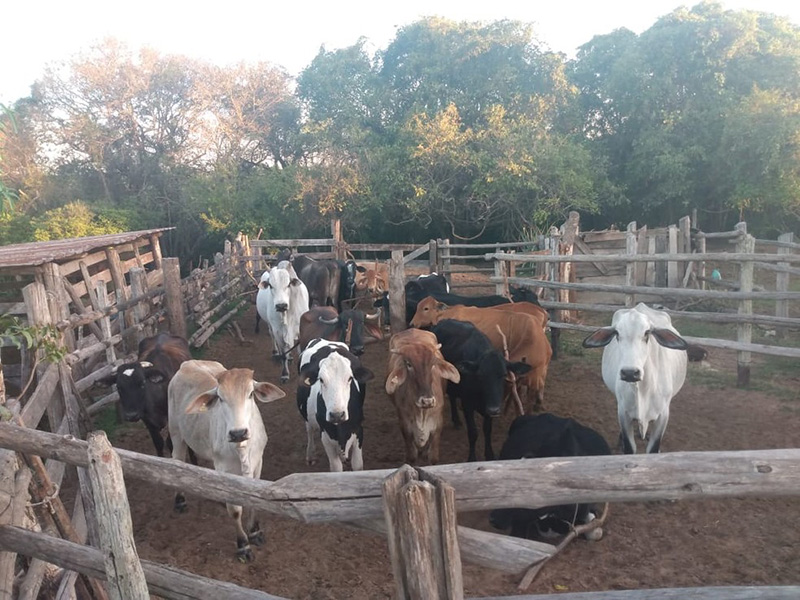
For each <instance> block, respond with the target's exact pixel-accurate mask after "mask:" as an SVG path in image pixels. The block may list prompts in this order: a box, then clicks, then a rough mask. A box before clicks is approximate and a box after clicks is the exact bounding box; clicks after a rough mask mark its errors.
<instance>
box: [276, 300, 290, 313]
mask: <svg viewBox="0 0 800 600" xmlns="http://www.w3.org/2000/svg"><path fill="white" fill-rule="evenodd" d="M288 309H289V305H288V304H287V303H286V302H281V303H280V304H276V305H275V310H277V311H278V312H286V311H287V310H288Z"/></svg>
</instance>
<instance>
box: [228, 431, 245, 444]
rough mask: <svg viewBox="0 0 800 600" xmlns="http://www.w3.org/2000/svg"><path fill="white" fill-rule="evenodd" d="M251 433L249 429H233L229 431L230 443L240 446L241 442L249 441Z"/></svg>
mask: <svg viewBox="0 0 800 600" xmlns="http://www.w3.org/2000/svg"><path fill="white" fill-rule="evenodd" d="M249 437H250V432H249V431H247V429H231V430H230V431H228V441H229V442H233V443H234V444H238V443H239V442H245V441H247V440H248V439H249Z"/></svg>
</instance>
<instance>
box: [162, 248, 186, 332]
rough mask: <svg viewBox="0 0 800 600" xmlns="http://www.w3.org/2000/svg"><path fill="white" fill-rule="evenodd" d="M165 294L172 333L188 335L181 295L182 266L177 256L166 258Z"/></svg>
mask: <svg viewBox="0 0 800 600" xmlns="http://www.w3.org/2000/svg"><path fill="white" fill-rule="evenodd" d="M163 265H164V291H165V292H166V293H165V294H164V297H165V300H166V305H167V317H168V318H169V330H170V333H173V334H175V335H179V336H181V337H183V338H185V337H186V333H187V332H186V315H184V314H183V297H182V295H181V267H180V263H179V262H178V259H177V258H165V259H164V260H163Z"/></svg>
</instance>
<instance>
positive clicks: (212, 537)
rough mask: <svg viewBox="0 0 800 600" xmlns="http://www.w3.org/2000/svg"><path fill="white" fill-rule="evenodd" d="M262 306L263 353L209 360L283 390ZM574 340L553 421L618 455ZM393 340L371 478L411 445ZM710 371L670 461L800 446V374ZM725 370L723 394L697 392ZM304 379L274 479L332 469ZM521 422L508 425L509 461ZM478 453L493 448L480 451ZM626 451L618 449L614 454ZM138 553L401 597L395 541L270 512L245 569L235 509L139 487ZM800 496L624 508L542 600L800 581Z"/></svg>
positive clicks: (603, 401) (286, 406)
mask: <svg viewBox="0 0 800 600" xmlns="http://www.w3.org/2000/svg"><path fill="white" fill-rule="evenodd" d="M254 318H255V310H254V308H250V310H249V311H248V312H247V314H246V315H245V316H244V317H243V318H242V319H241V320H240V321H239V322H240V324H241V328H242V330H243V331H244V332H245V336H246V337H247V338H249V339H251V340H253V343H252V344H251V345H247V346H241V345H240V344H239V343H238V342H236V341H235V340H234V339H233V338H232V337H231V336H229V335H227V334H223V335H220V336H217V338H216V339H214V340H212V346H211V348H210V349H209V350H207V351H206V352H205V353H204V355H203V358H205V359H210V360H219V361H220V362H222V363H223V364H225V365H226V366H228V367H250V368H253V369H254V370H255V375H256V379H261V380H263V379H267V380H269V381H272V382H277V381H278V375H279V370H278V367H277V366H276V365H275V364H272V363H271V362H270V361H269V360H268V356H269V354H270V343H269V337H268V334H267V333H266V327H264V328H262V333H261V334H260V335H259V336H255V335H254V334H253V333H252V331H253V323H254ZM565 337H566V338H567V351H566V352H564V353H563V355H562V357H561V358H560V359H559V360H558V361H555V362H554V363H553V364H552V365H551V368H550V373H549V375H548V381H547V389H546V395H545V401H546V407H547V409H548V410H549V411H551V412H554V413H556V414H559V415H562V416H571V417H573V418H576V419H578V420H579V421H581V422H582V423H584V424H586V425H588V426H590V427H593V428H595V429H597V430H598V431H599V432H600V433H602V434H603V435H604V436H605V437H606V439H607V440H608V441H609V442H610V443H611V445H612V447H614V448H616V440H617V435H618V428H617V423H616V405H615V401H614V399H613V396H612V395H611V393H610V392H609V391H608V390H607V389H606V388H605V386H604V385H603V382H602V380H601V377H600V367H599V361H600V352H599V351H598V352H589V351H586V352H585V353H584V354H582V355H581V353H579V352H578V351H577V350H576V347H577V345H578V343H577V342H576V340H579V339H580V338H578V337H569V336H565ZM387 345H388V343H387V340H384V341H383V342H381V343H377V344H374V345H371V346H368V348H367V352H366V354H365V357H364V363H365V364H366V366H368V367H369V368H370V369H372V371H373V372H374V373H375V375H376V377H375V380H374V381H372V382H370V384H369V385H368V393H367V402H366V407H365V412H366V421H365V447H364V461H365V466H366V468H367V469H384V468H391V467H397V466H400V465H401V464H402V462H403V444H402V440H401V437H400V433H399V430H398V427H397V424H396V416H395V412H394V409H393V407H392V405H391V404H390V402H389V400H388V398H387V397H386V394H385V392H384V391H383V380H384V379H385V376H386V364H387V360H386V356H387ZM709 361H710V366H702V365H698V364H696V363H690V371H689V375H688V378H687V384H686V385H685V386H684V388H683V390H682V391H681V392H680V394H679V395H678V396H677V397H676V399H675V400H674V401H673V404H672V418H671V421H670V424H669V427H668V429H667V433H666V436H665V438H664V443H663V445H662V451H663V452H670V451H678V450H744V449H767V448H789V447H796V446H797V445H798V441H799V440H800V433H798V432H800V394H799V393H798V390H800V372H798V371H794V372H791V373H785V374H784V376H785V377H786V378H787V382H786V384H787V388H788V389H790V390H793V392H792V393H790V394H789V395H788V396H786V397H782V398H776V397H771V396H769V395H766V394H764V393H762V392H753V391H744V390H738V389H736V387H735V372H732V371H730V369H731V368H732V367H734V366H735V359H734V358H732V355H730V354H723V353H722V352H714V351H712V353H711V356H710V358H709ZM714 368H716V369H718V371H717V373H716V375H717V381H722V382H723V383H724V385H723V386H720V385H714V386H711V387H709V386H708V385H703V384H698V383H695V380H699V379H701V378H704V379H706V380H707V379H708V377H707V374H705V373H703V371H704V370H706V371H707V370H709V369H714ZM295 385H296V375H293V377H292V380H291V381H290V382H289V384H287V385H285V386H284V390H285V391H286V393H287V397H286V398H285V399H283V400H279V401H277V402H274V403H272V404H269V405H266V406H263V407H262V413H263V416H264V421H265V423H266V427H267V431H268V434H269V443H268V445H267V455H266V458H265V461H264V462H265V466H264V472H263V475H262V476H263V478H264V479H270V480H275V479H279V478H281V477H283V476H285V475H288V474H290V473H293V472H298V471H306V472H307V471H314V470H316V471H321V470H326V469H327V460H326V459H325V457H324V454H323V453H322V451H321V449H320V454H319V459H320V460H319V461H318V462H317V464H316V465H315V466H313V467H308V466H307V465H306V464H305V458H304V457H305V428H304V426H303V423H302V420H301V418H300V415H299V413H298V411H297V408H296V404H295V401H294V395H295ZM509 422H510V416H506V417H504V418H502V419H501V420H500V422H499V423H498V424H497V425H496V426H495V436H494V447H495V449H496V451H499V448H500V446H501V444H502V442H503V439H504V437H505V432H506V430H507V428H508V424H509ZM114 443H115V445H117V446H119V447H123V448H128V449H132V450H137V451H140V452H145V453H148V454H153V448H152V444H151V442H150V440H149V436H148V435H147V433H146V431H145V429H144V427H143V426H142V425H141V424H140V423H137V424H133V425H130V426H125V427H123V428H121V429H120V430H119V432H118V434H117V435H116V437H115V439H114ZM478 448H479V456H480V454H481V449H482V446H481V442H480V441H479V446H478ZM615 451H618V450H615ZM466 455H467V440H466V433H465V432H464V430H463V429H460V430H456V429H454V428H453V427H452V425H450V424H447V425H446V426H445V430H444V433H443V439H442V462H460V461H463V460H465V458H466ZM128 493H129V496H130V499H131V507H132V515H133V522H134V528H135V536H136V544H137V548H138V551H139V554H140V556H141V557H142V558H145V559H148V560H151V561H156V562H160V563H166V564H168V565H171V566H174V567H178V568H180V569H184V570H187V571H190V572H193V573H197V574H201V575H204V576H206V577H212V578H215V579H220V580H224V581H231V582H235V583H237V584H239V585H243V586H247V587H251V588H255V589H260V590H264V591H266V592H269V593H271V594H275V595H278V596H283V597H286V598H296V599H299V598H312V599H329V598H331V599H333V598H337V599H338V598H341V599H345V598H352V599H375V598H390V597H393V595H394V583H393V578H392V572H391V566H390V563H389V558H388V550H387V546H386V542H385V541H384V540H383V539H382V538H380V537H378V536H374V535H371V534H368V533H360V532H356V531H353V530H350V529H347V528H343V527H340V526H333V525H305V524H302V523H299V522H295V521H292V520H289V519H285V518H280V517H273V516H270V515H262V517H261V523H262V525H263V526H264V530H265V532H266V535H267V544H266V545H265V546H262V547H260V548H257V549H256V559H255V561H254V562H252V563H250V564H246V565H243V564H240V563H239V562H237V561H236V559H235V557H234V548H235V539H234V528H233V524H232V523H231V521H230V520H229V518H228V516H227V513H226V511H225V507H224V506H223V505H221V504H218V503H216V502H212V501H208V500H202V499H199V498H192V497H189V498H188V501H189V511H188V512H187V513H185V514H181V515H178V514H175V513H173V511H172V493H171V492H170V491H168V490H166V489H163V488H158V487H155V486H151V485H147V484H143V483H140V482H129V489H128ZM459 519H460V522H461V523H462V524H465V525H469V526H472V527H476V528H482V529H490V526H489V524H488V520H487V514H486V513H472V514H462V515H460V517H459ZM798 523H800V499H764V500H761V499H746V500H712V501H682V502H661V503H632V504H627V505H619V504H618V505H614V506H612V507H611V514H610V516H609V520H608V522H607V524H606V527H605V532H606V534H605V537H604V538H603V539H602V540H601V541H599V542H587V541H584V540H579V541H576V542H574V543H573V545H572V546H571V547H569V548H568V549H567V550H566V552H565V553H564V554H562V555H561V556H559V557H557V558H556V559H554V560H553V561H551V563H550V564H549V565H547V566H546V567H545V569H544V570H543V571H542V573H541V574H540V575H539V577H538V578H537V580H536V581H535V582H534V583H533V585H532V586H531V587H530V589H529V590H528V591H529V593H551V592H555V591H571V592H580V591H592V590H614V589H634V588H657V587H685V586H712V585H788V584H794V585H797V584H800V527H798ZM518 581H519V576H515V575H509V574H505V573H500V572H496V571H493V570H490V569H486V568H482V567H477V566H474V565H470V564H466V563H465V564H464V585H465V595H466V596H467V597H480V596H492V595H497V596H502V595H514V594H518V593H520V592H519V591H518V590H517V583H518Z"/></svg>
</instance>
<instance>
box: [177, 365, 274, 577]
mask: <svg viewBox="0 0 800 600" xmlns="http://www.w3.org/2000/svg"><path fill="white" fill-rule="evenodd" d="M167 395H168V398H169V433H170V436H171V437H172V444H173V450H172V458H174V459H176V460H181V461H184V462H185V461H186V452H187V446H188V448H191V449H192V450H193V451H194V453H195V454H196V455H197V456H198V457H200V458H202V459H204V460H208V461H211V462H213V463H214V469H216V470H217V471H223V472H225V473H233V474H234V475H242V476H244V477H252V478H253V479H260V478H261V462H262V459H263V456H264V448H265V447H266V445H267V432H266V430H265V429H264V422H263V421H262V419H261V413H260V412H259V410H258V406H257V405H256V403H255V402H254V400H258V401H259V402H272V401H273V400H277V399H278V398H283V397H284V396H285V395H286V394H285V393H284V392H283V390H281V389H280V388H279V387H277V386H275V385H273V384H271V383H267V382H265V381H253V371H252V370H250V369H230V370H229V369H226V368H225V367H223V366H222V365H221V364H220V363H218V362H214V361H208V360H189V361H186V362H184V363H183V364H182V365H181V368H180V369H179V370H178V372H177V373H176V374H175V376H174V377H173V378H172V381H170V383H169V388H168V392H167ZM226 506H227V508H228V514H229V515H230V516H231V517H233V518H234V519H235V521H236V547H237V550H236V555H237V557H238V558H239V560H241V561H242V562H248V561H251V560H252V559H253V553H252V551H251V550H250V542H252V543H253V544H256V545H260V544H261V543H263V541H264V536H263V534H262V533H261V531H260V528H259V525H258V521H256V518H255V517H256V515H255V511H253V510H249V511H248V518H247V520H246V526H247V529H246V530H245V527H244V526H243V525H242V507H241V506H236V505H233V504H227V505H226ZM175 510H176V511H178V512H184V511H185V510H186V499H185V498H184V496H183V494H182V493H180V492H179V493H177V494H176V495H175Z"/></svg>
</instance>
